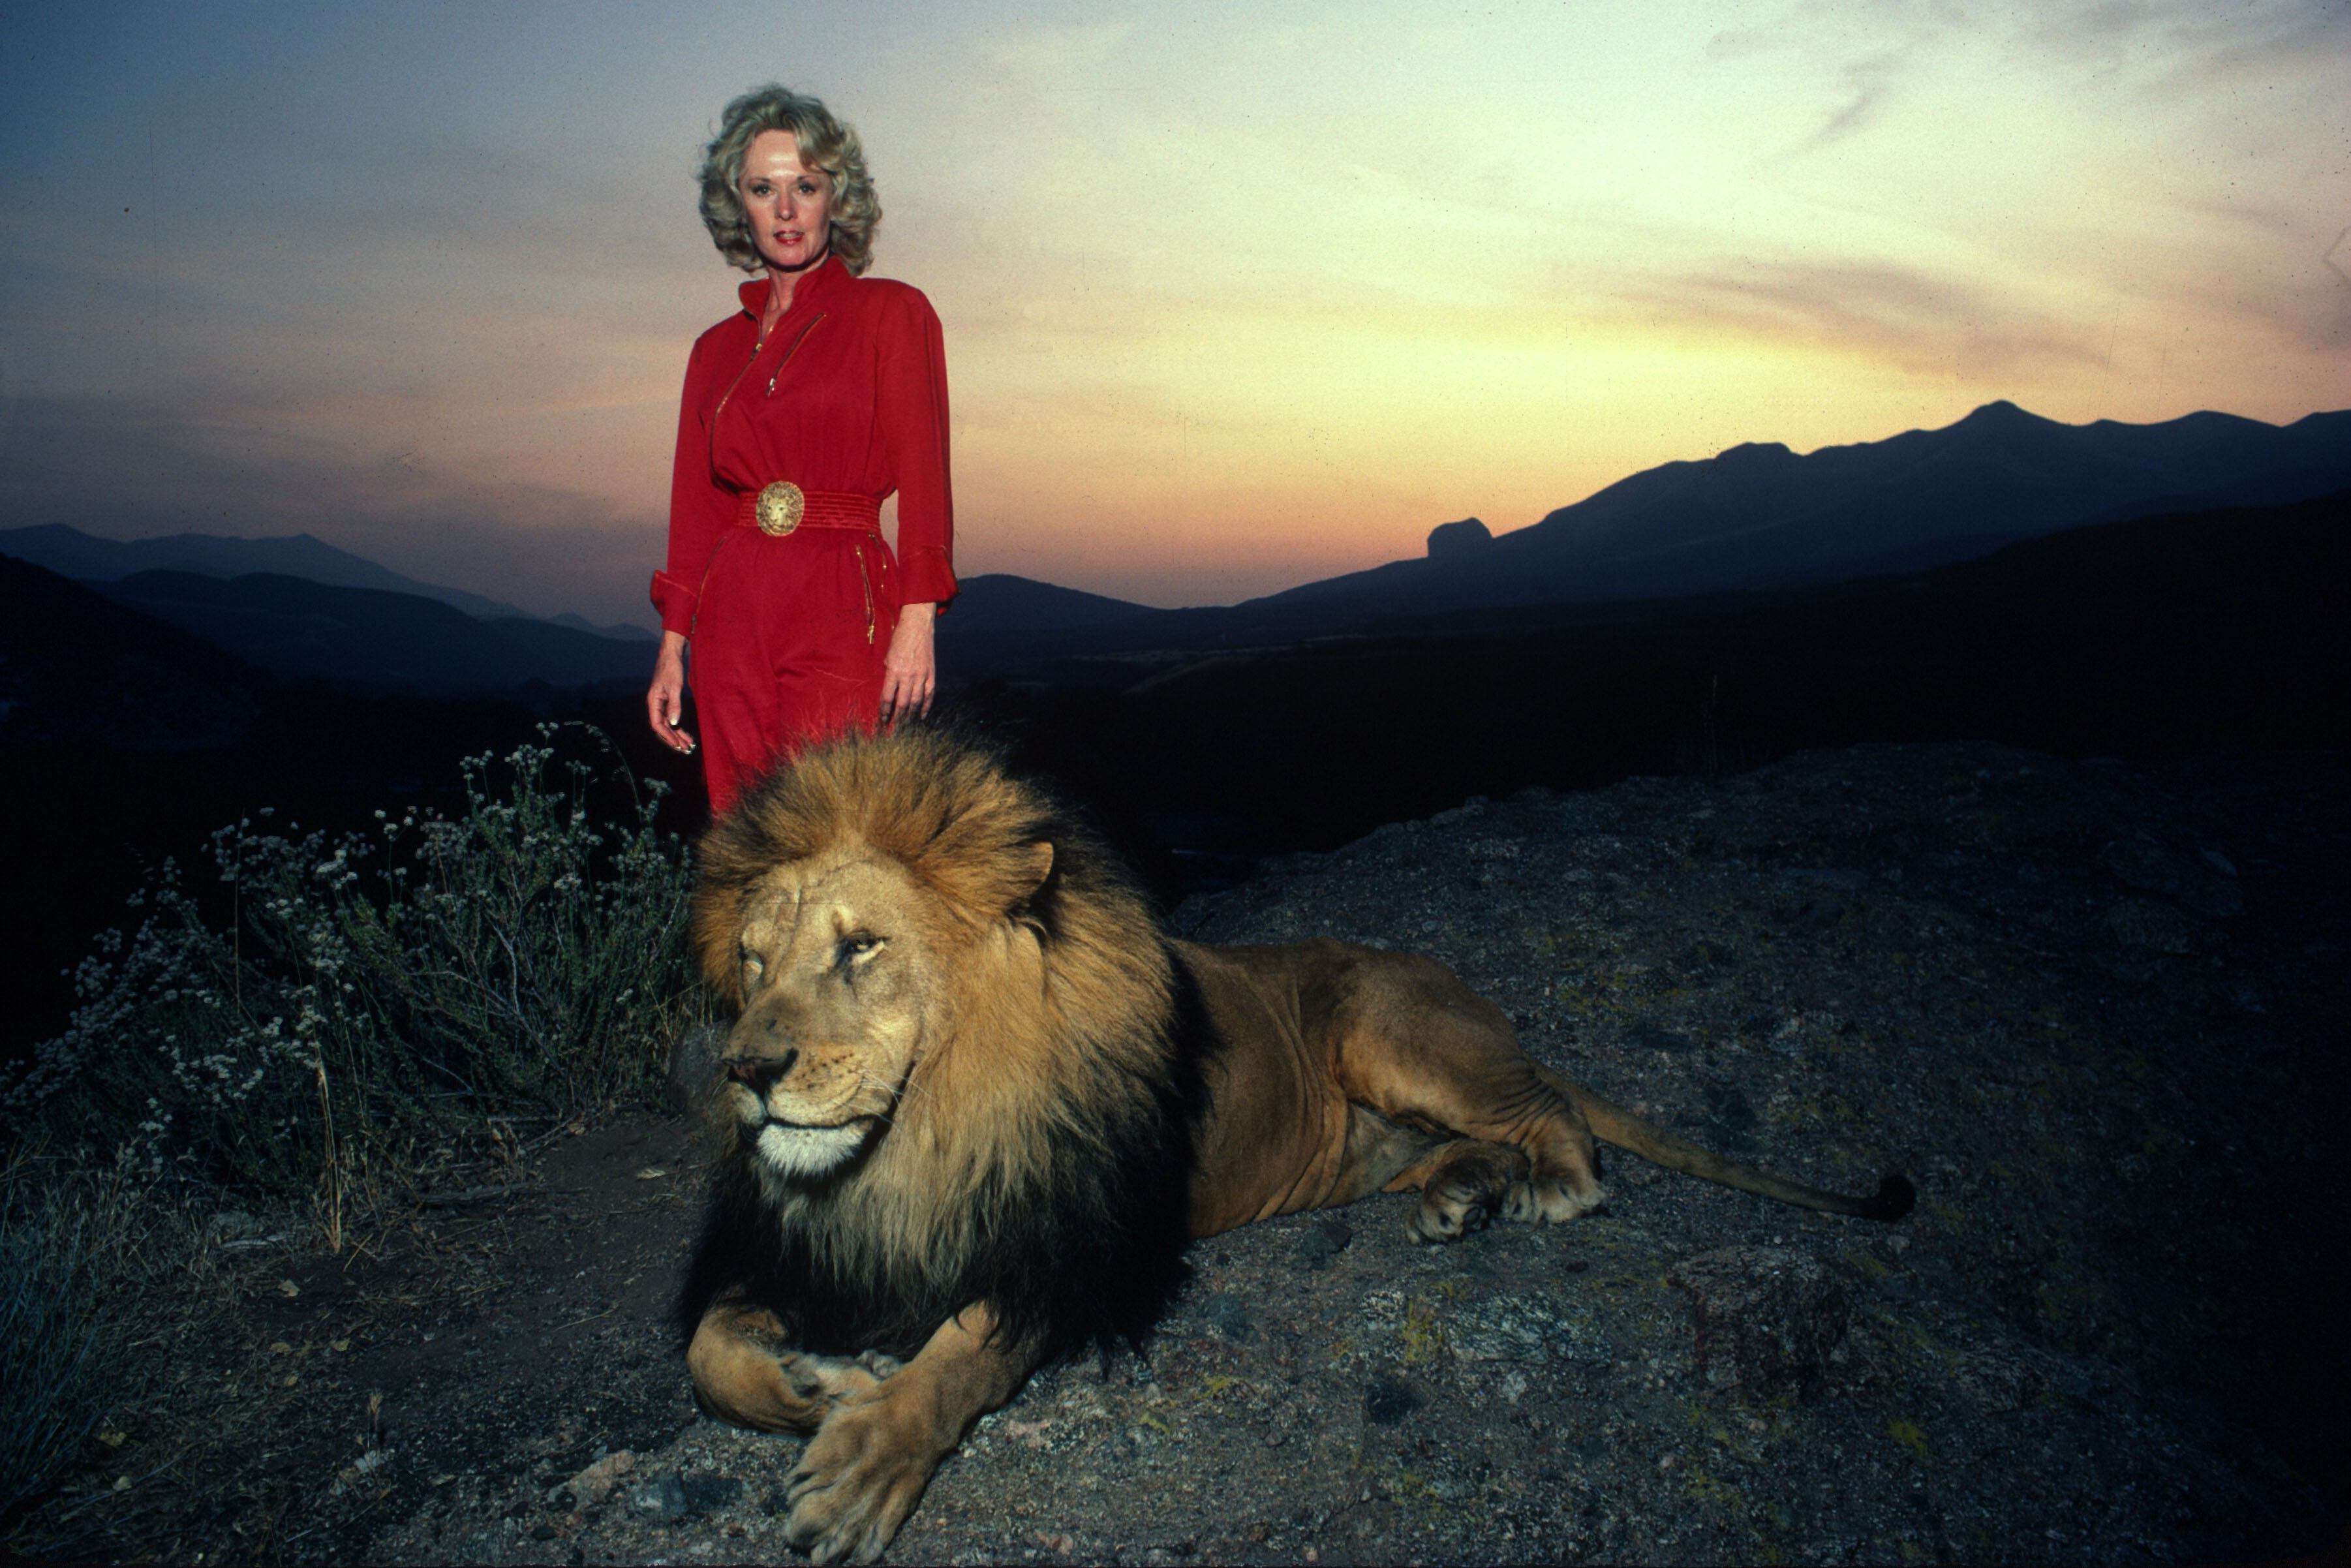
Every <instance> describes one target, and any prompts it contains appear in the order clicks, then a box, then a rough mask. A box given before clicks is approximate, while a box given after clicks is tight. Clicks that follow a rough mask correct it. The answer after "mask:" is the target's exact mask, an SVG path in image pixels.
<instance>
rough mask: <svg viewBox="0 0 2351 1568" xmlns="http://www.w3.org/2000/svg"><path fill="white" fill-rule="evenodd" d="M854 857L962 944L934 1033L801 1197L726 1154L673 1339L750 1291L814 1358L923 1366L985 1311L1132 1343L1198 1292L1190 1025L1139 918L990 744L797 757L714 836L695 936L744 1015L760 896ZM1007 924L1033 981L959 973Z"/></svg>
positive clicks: (1137, 900) (1007, 1320) (703, 863)
mask: <svg viewBox="0 0 2351 1568" xmlns="http://www.w3.org/2000/svg"><path fill="white" fill-rule="evenodd" d="M844 850H853V851H857V852H862V853H871V854H873V855H877V856H883V857H887V858H888V859H890V860H893V861H894V862H897V863H898V864H899V865H901V866H903V867H904V869H905V871H906V873H908V875H909V877H910V878H911V880H912V881H913V883H914V885H915V886H916V887H917V888H918V889H919V890H921V893H922V894H923V895H924V896H925V897H926V898H928V899H931V900H934V901H935V905H936V907H937V908H938V909H940V910H942V911H944V912H945V913H946V915H947V916H948V917H949V918H948V919H946V920H945V921H941V922H937V923H936V924H935V929H938V930H941V931H945V932H949V933H960V934H961V936H960V937H959V938H955V940H963V941H967V942H968V943H970V944H971V946H970V947H968V948H967V949H965V950H964V951H965V953H966V954H967V955H968V954H971V953H976V952H977V951H979V950H980V948H981V947H982V946H983V945H984V944H985V943H986V942H987V939H988V938H989V937H990V936H991V934H998V933H1001V932H1003V931H1005V930H1006V929H1008V928H1025V929H1026V930H1027V931H1028V932H1029V933H1032V934H1033V936H1034V938H1035V941H1036V945H1037V949H1038V951H1039V953H1040V955H1041V958H1042V963H1043V982H1044V983H1043V986H1042V988H1041V990H1040V989H1038V988H1036V987H1035V980H1034V972H1033V971H1031V978H1030V980H1029V987H1028V988H1026V989H1022V990H1020V991H1019V994H1013V993H1012V992H1011V991H1009V990H1008V988H1007V982H1006V980H1005V979H1004V975H1005V973H1006V971H1004V970H1003V968H1002V967H990V966H988V965H986V964H982V963H979V962H977V961H972V960H970V959H969V958H968V956H967V957H966V959H965V960H964V961H956V958H955V956H954V955H953V954H948V955H943V956H942V963H941V966H940V968H941V973H942V975H943V978H942V980H941V981H940V982H939V984H940V994H939V995H938V996H937V997H936V998H935V1001H934V1004H933V1005H932V1006H931V1007H930V1008H929V1009H927V1010H928V1012H929V1015H930V1016H931V1018H932V1019H933V1024H932V1025H931V1026H929V1027H931V1028H932V1029H934V1030H935V1038H933V1039H931V1040H929V1041H928V1042H927V1044H926V1047H925V1053H924V1054H923V1056H922V1058H921V1059H920V1061H918V1062H917V1064H916V1066H915V1067H914V1071H913V1072H912V1073H911V1074H910V1076H909V1078H908V1081H907V1084H906V1088H905V1091H904V1093H903V1094H902V1095H901V1097H900V1099H899V1100H898V1102H897V1107H896V1110H895V1112H894V1113H893V1124H892V1125H891V1126H890V1127H889V1128H888V1130H887V1132H886V1133H885V1134H884V1135H883V1136H882V1137H881V1138H879V1139H878V1140H877V1142H876V1144H875V1145H874V1146H873V1147H872V1150H871V1151H870V1153H869V1155H867V1156H866V1157H864V1158H862V1160H861V1161H859V1162H858V1163H857V1164H856V1165H854V1166H852V1167H850V1168H849V1169H847V1170H846V1171H844V1172H843V1173H842V1174H841V1176H838V1177H837V1178H834V1179H830V1180H826V1181H822V1182H819V1183H815V1184H811V1185H808V1186H800V1187H796V1188H792V1189H790V1190H789V1191H778V1188H777V1187H776V1186H775V1185H774V1184H773V1183H772V1182H763V1180H762V1178H761V1176H760V1175H759V1171H758V1168H757V1167H756V1166H755V1165H754V1163H753V1162H752V1161H751V1160H750V1159H748V1158H747V1157H745V1152H744V1151H743V1150H741V1149H739V1148H738V1149H737V1150H736V1151H735V1153H734V1154H733V1155H730V1157H728V1158H727V1159H726V1160H724V1161H723V1162H722V1164H721V1166H720V1168H719V1172H718V1176H717V1180H716V1186H715V1188H714V1193H713V1198H712V1204H711V1209H710V1213H709V1217H708V1219H707V1221H706V1223H705V1233H704V1237H703V1240H702V1244H701V1246H700V1248H699V1249H697V1251H696V1255H695V1262H694V1265H693V1267H692V1269H691V1270H690V1271H689V1277H688V1281H687V1285H686V1290H685V1293H684V1298H683V1299H682V1300H681V1301H680V1303H679V1312H680V1316H681V1322H682V1324H683V1325H684V1326H685V1327H686V1328H687V1329H688V1331H689V1332H691V1328H692V1325H693V1324H694V1323H695V1322H698V1321H699V1319H700V1316H701V1313H702V1312H703V1310H704V1309H705V1307H706V1306H707V1305H708V1304H709V1302H710V1301H713V1300H715V1299H716V1296H717V1295H718V1294H719V1293H720V1292H721V1291H726V1290H729V1289H743V1290H746V1291H749V1292H750V1293H751V1294H752V1295H754V1296H755V1297H756V1298H757V1299H758V1300H759V1301H762V1302H763V1303H764V1304H766V1305H768V1306H770V1307H772V1308H773V1309H775V1310H776V1311H777V1312H779V1313H780V1314H782V1315H783V1316H784V1318H785V1319H786V1321H787V1322H789V1323H790V1324H791V1325H792V1328H793V1332H794V1333H795V1337H796V1338H797V1339H798V1340H799V1343H803V1344H804V1345H806V1346H807V1347H808V1348H810V1349H812V1350H830V1351H856V1350H862V1349H867V1348H877V1349H883V1350H886V1351H890V1352H891V1353H893V1354H911V1353H912V1352H913V1351H914V1350H915V1349H918V1348H919V1347H920V1346H921V1344H922V1343H923V1341H924V1340H925V1338H926V1337H927V1336H928V1334H929V1333H930V1332H931V1330H932V1329H934V1328H935V1327H936V1326H937V1325H938V1324H939V1323H940V1322H943V1321H945V1319H946V1318H947V1317H948V1316H951V1315H952V1314H954V1313H955V1312H959V1311H961V1310H962V1309H963V1308H964V1307H966V1306H967V1305H970V1304H971V1303H973V1302H975V1301H987V1302H988V1303H990V1304H991V1305H992V1306H993V1307H994V1308H995V1309H996V1312H997V1314H998V1321H999V1325H1000V1330H1001V1332H1002V1333H1005V1334H1006V1335H1007V1336H1008V1337H1010V1338H1013V1339H1016V1340H1018V1341H1019V1342H1022V1343H1027V1344H1029V1345H1030V1346H1032V1347H1035V1348H1038V1349H1042V1350H1045V1351H1047V1352H1049V1353H1050V1352H1059V1351H1068V1350H1073V1349H1076V1348H1078V1347H1079V1346H1081V1345H1082V1344H1085V1343H1106V1342H1109V1341H1112V1340H1115V1339H1130V1340H1131V1339H1134V1338H1136V1337H1139V1336H1140V1335H1141V1334H1142V1333H1144V1332H1146V1331H1147V1329H1148V1327H1149V1325H1150V1324H1151V1323H1152V1322H1155V1320H1156V1319H1157V1317H1158V1316H1159V1315H1160V1313H1161V1312H1162V1311H1163V1310H1164V1308H1165V1304H1166V1301H1167V1298H1168V1296H1169V1295H1170V1294H1171V1293H1172V1292H1173V1291H1174V1290H1175V1288H1176V1287H1177V1286H1178V1285H1179V1284H1180V1283H1181V1282H1182V1280H1183V1278H1184V1277H1185V1272H1186V1270H1185V1267H1184V1264H1183V1262H1182V1260H1181V1253H1182V1249H1183V1247H1184V1245H1185V1240H1186V1232H1185V1207H1186V1191H1185V1186H1186V1180H1187V1176H1186V1173H1187V1172H1188V1170H1189V1168H1190V1165H1191V1141H1192V1135H1193V1124H1194V1120H1195V1118H1196V1115H1197V1111H1198V1106H1199V1103H1200V1089H1199V1071H1198V1063H1197V1062H1196V1061H1194V1060H1193V1057H1192V1051H1194V1050H1195V1049H1196V1046H1195V1044H1194V1041H1196V1040H1197V1039H1198V1038H1199V1036H1198V1031H1196V1030H1191V1029H1188V1028H1186V1027H1182V1020H1181V1017H1180V1015H1181V1014H1182V1013H1183V1012H1184V1010H1185V1009H1183V1008H1182V1006H1181V1002H1180V998H1179V997H1178V994H1177V981H1176V977H1175V972H1174V967H1173V965H1172V963H1171V961H1170V959H1169V956H1168V954H1167V950H1166V946H1165V940H1164V938H1163V937H1162V936H1161V934H1160V931H1159V928H1158V925H1157V923H1156V921H1155V918H1154V916H1153V915H1152V912H1151V910H1150V907H1149V904H1148V903H1147V902H1146V901H1145V900H1144V897H1143V896H1142V894H1140V893H1139V892H1138V891H1137V890H1136V889H1135V887H1134V884H1133V883H1132V882H1131V881H1130V879H1129V878H1128V877H1127V875H1126V873H1124V871H1123V868H1122V867H1121V866H1120V865H1119V864H1118V862H1117V861H1116V859H1115V858H1114V857H1113V856H1112V855H1111V854H1110V853H1109V852H1108V851H1107V850H1105V849H1104V848H1102V846H1101V845H1100V844H1099V843H1098V841H1095V840H1094V839H1093V838H1092V836H1091V835H1090V834H1088V833H1087V832H1085V831H1083V830H1082V829H1081V827H1079V826H1078V825H1077V824H1076V823H1075V822H1073V821H1071V818H1070V816H1069V814H1068V813H1067V812H1066V811H1065V810H1062V809H1061V807H1060V806H1059V805H1058V803H1057V802H1055V801H1054V800H1052V799H1051V798H1050V796H1049V795H1048V794H1046V793H1045V792H1044V791H1042V790H1040V789H1038V788H1037V787H1036V786H1034V785H1033V784H1030V783H1029V782H1027V781H1024V780H1021V779H1016V778H1014V777H1013V776H1011V775H1010V774H1008V772H1007V771H1006V770H1005V768H1004V767H1003V765H1002V764H1001V762H1000V760H999V759H998V758H997V757H996V756H995V755H994V754H993V753H992V752H990V751H988V750H987V749H986V748H984V747H979V746H977V745H974V744H972V743H971V742H969V741H968V740H966V739H964V738H961V737H956V736H953V735H951V734H946V733H943V732H941V731H938V730H932V729H924V728H915V727H901V728H900V729H898V730H897V731H895V732H893V733H891V734H887V735H883V736H880V737H870V738H869V737H852V738H850V739H847V740H844V741H841V742H840V743H838V744H836V745H833V746H831V747H825V748H823V749H821V750H818V751H814V752H811V753H809V754H807V755H805V756H804V757H803V758H801V759H800V760H799V761H798V762H797V763H796V764H794V765H793V766H791V767H789V768H784V769H782V770H779V771H778V773H776V774H774V775H773V776H771V777H770V778H769V779H767V780H766V781H765V782H764V783H762V784H761V785H760V786H759V787H758V789H756V790H754V791H752V792H751V793H750V794H749V795H748V796H747V797H746V798H745V799H744V800H743V801H742V802H741V803H740V805H738V807H737V809H736V810H735V811H734V812H733V813H731V814H730V815H729V816H728V817H726V819H725V820H723V821H720V822H719V823H718V824H717V825H716V826H715V827H714V828H713V829H712V830H711V831H710V833H709V834H708V836H707V837H706V838H705V840H704V841H703V844H702V847H701V851H700V855H699V869H700V878H701V880H700V883H699V885H698V887H697V890H696V893H695V942H696V945H697V947H698V949H699V954H700V957H701V962H702V965H703V968H704V972H705V975H706V976H707V977H709V979H710V982H711V984H712V985H713V986H714V987H715V988H717V989H718V990H719V991H720V992H721V993H722V994H724V995H726V996H727V997H729V998H732V999H733V1000H735V1001H736V1002H737V1004H738V1005H739V1004H740V1002H741V1001H742V995H741V992H740V989H739V988H740V986H741V984H742V981H741V978H740V975H741V964H740V961H739V956H738V943H739V938H740V934H741V931H742V928H743V922H744V920H745V918H746V912H747V909H748V907H749V906H750V904H751V903H752V901H753V900H754V899H755V898H756V897H757V895H758V888H759V886H760V884H761V883H762V880H763V879H765V878H767V877H768V876H770V875H771V874H772V873H775V872H776V871H777V870H778V868H780V867H785V866H789V865H790V864H792V863H794V862H803V861H810V860H813V859H817V858H820V857H825V856H837V855H840V854H841V853H842V852H844ZM1040 878H1041V880H1040Z"/></svg>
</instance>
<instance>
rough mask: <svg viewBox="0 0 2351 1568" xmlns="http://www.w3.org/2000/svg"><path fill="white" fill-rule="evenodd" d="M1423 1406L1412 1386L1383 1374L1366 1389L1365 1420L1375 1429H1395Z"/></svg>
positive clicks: (1366, 1386) (1367, 1385)
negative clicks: (1398, 1423)
mask: <svg viewBox="0 0 2351 1568" xmlns="http://www.w3.org/2000/svg"><path fill="white" fill-rule="evenodd" d="M1421 1404H1422V1401H1421V1397H1420V1396H1419V1395H1417V1394H1416V1393H1414V1392H1413V1390H1412V1388H1411V1386H1410V1385H1407V1384H1405V1383H1401V1382H1399V1381H1397V1380H1396V1379H1395V1378H1394V1377H1391V1376H1389V1375H1386V1374H1385V1373H1382V1374H1381V1375H1378V1376H1376V1377H1374V1378H1373V1379H1372V1380H1371V1382H1370V1383H1368V1384H1366V1385H1364V1420H1366V1421H1369V1422H1370V1423H1371V1424H1372V1425H1373V1426H1374V1427H1393V1426H1395V1424H1396V1423H1397V1422H1399V1421H1401V1420H1403V1419H1404V1418H1405V1416H1409V1415H1411V1414H1412V1413H1413V1412H1414V1411H1416V1410H1417V1409H1419V1408H1420V1406H1421Z"/></svg>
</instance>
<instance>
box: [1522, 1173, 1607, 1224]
mask: <svg viewBox="0 0 2351 1568" xmlns="http://www.w3.org/2000/svg"><path fill="white" fill-rule="evenodd" d="M1607 1201H1608V1195H1607V1193H1605V1192H1604V1191H1603V1190H1602V1189H1601V1186H1600V1184H1599V1183H1598V1182H1586V1183H1585V1184H1584V1186H1583V1190H1581V1191H1578V1190H1577V1189H1576V1188H1575V1187H1573V1186H1570V1185H1569V1184H1568V1183H1566V1182H1564V1181H1561V1180H1559V1179H1557V1178H1556V1177H1551V1176H1538V1177H1536V1178H1535V1179H1534V1180H1532V1181H1522V1182H1518V1183H1515V1184H1513V1185H1512V1186H1511V1187H1510V1194H1509V1196H1507V1197H1504V1198H1503V1200H1502V1215H1503V1218H1507V1219H1515V1220H1517V1221H1519V1222H1520V1224H1522V1225H1527V1224H1532V1223H1533V1222H1534V1221H1536V1220H1539V1219H1547V1220H1549V1221H1551V1223H1552V1224H1553V1225H1562V1224H1564V1223H1566V1222H1567V1221H1568V1220H1571V1219H1573V1218H1575V1217H1576V1216H1578V1215H1581V1214H1589V1213H1591V1212H1592V1211H1593V1209H1595V1208H1598V1207H1600V1206H1601V1205H1602V1204H1604V1203H1605V1202H1607Z"/></svg>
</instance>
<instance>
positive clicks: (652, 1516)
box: [629, 1471, 693, 1524]
mask: <svg viewBox="0 0 2351 1568" xmlns="http://www.w3.org/2000/svg"><path fill="white" fill-rule="evenodd" d="M629 1508H630V1510H631V1511H632V1512H634V1513H636V1514H637V1515H639V1516H640V1517H641V1518H644V1519H649V1520H653V1521H657V1522H659V1523H662V1524H674V1523H676V1522H677V1521H679V1520H681V1519H684V1517H685V1516H686V1515H687V1514H688V1513H689V1512H691V1511H693V1510H692V1505H691V1504H690V1503H688V1502H687V1500H686V1496H685V1483H684V1481H682V1480H680V1479H678V1478H677V1475H676V1472H674V1471H672V1472H671V1473H670V1474H668V1475H664V1476H663V1477H661V1478H660V1479H656V1480H652V1481H648V1482H646V1483H645V1484H644V1485H643V1486H642V1487H639V1488H638V1489H637V1491H636V1495H634V1496H633V1497H632V1498H630V1499H629Z"/></svg>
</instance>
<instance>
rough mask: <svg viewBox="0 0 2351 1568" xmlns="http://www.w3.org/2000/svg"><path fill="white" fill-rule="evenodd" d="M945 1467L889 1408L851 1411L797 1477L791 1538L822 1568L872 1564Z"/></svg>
mask: <svg viewBox="0 0 2351 1568" xmlns="http://www.w3.org/2000/svg"><path fill="white" fill-rule="evenodd" d="M937 1462H938V1460H937V1457H936V1456H935V1455H934V1454H932V1453H931V1452H930V1451H929V1448H927V1446H926V1445H925V1444H924V1443H922V1442H921V1441H920V1440H919V1438H918V1437H917V1436H916V1435H915V1434H914V1433H913V1432H911V1431H907V1430H903V1429H902V1423H900V1422H899V1421H896V1420H893V1417H892V1413H891V1410H890V1407H889V1406H888V1405H887V1403H886V1402H884V1401H882V1400H878V1399H877V1400H872V1401H870V1402H867V1403H864V1404H858V1405H849V1406H842V1407H841V1408H839V1409H837V1410H835V1411H834V1412H833V1413H832V1415H831V1416H829V1417H828V1418H827V1419H826V1421H825V1423H824V1425H823V1426H822V1427H820V1428H818V1431H817V1435H816V1436H815V1437H811V1438H810V1439H809V1446H808V1448H807V1450H806V1451H805V1452H804V1453H802V1454H801V1456H800V1462H799V1467H798V1468H797V1469H794V1470H793V1471H792V1476H791V1490H789V1492H787V1493H786V1494H785V1500H786V1501H787V1502H789V1504H790V1506H791V1517H790V1518H789V1520H788V1521H786V1522H785V1526H784V1534H785V1538H786V1539H787V1540H789V1542H791V1543H792V1545H793V1546H794V1547H795V1548H797V1549H798V1550H799V1551H802V1552H807V1553H808V1554H809V1555H810V1557H812V1558H814V1559H815V1560H816V1561H817V1562H819V1563H840V1562H844V1561H846V1562H851V1563H871V1562H872V1561H873V1560H874V1559H875V1558H877V1557H879V1556H881V1555H882V1552H883V1548H884V1547H886V1546H888V1545H889V1544H890V1542H891V1539H892V1538H893V1537H894V1536H895V1535H896V1534H897V1533H898V1527H899V1526H900V1525H902V1524H904V1523H905V1522H906V1516H907V1515H908V1514H910V1513H912V1512H914V1504H915V1503H917V1502H919V1501H921V1500H922V1496H923V1488H924V1487H925V1486H926V1485H928V1484H929V1483H930V1479H931V1470H932V1469H933V1468H934V1467H935V1465H936V1464H937Z"/></svg>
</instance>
